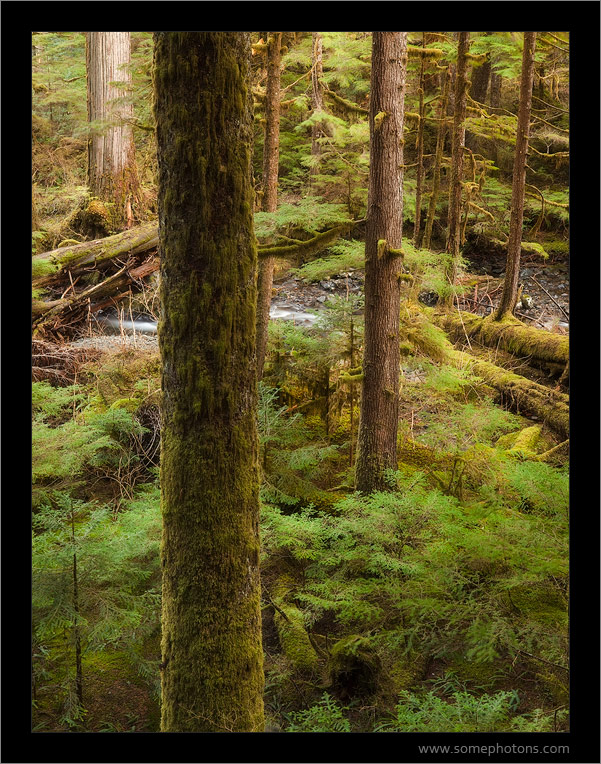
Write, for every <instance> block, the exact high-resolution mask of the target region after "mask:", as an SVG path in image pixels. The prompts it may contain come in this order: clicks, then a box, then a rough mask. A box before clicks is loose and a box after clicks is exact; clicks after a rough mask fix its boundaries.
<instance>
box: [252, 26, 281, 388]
mask: <svg viewBox="0 0 601 764" xmlns="http://www.w3.org/2000/svg"><path fill="white" fill-rule="evenodd" d="M267 44H268V47H267V88H266V90H267V93H266V96H265V145H264V148H263V211H264V212H275V211H276V210H277V207H278V164H279V158H280V63H281V58H282V53H281V49H282V33H281V32H273V33H271V34H270V35H269V38H268V41H267ZM274 266H275V257H272V256H268V257H262V258H261V260H260V262H259V278H258V285H257V290H258V295H257V374H258V378H259V379H262V377H263V366H264V364H265V355H266V353H267V328H268V326H269V309H270V307H271V290H272V288H273V269H274Z"/></svg>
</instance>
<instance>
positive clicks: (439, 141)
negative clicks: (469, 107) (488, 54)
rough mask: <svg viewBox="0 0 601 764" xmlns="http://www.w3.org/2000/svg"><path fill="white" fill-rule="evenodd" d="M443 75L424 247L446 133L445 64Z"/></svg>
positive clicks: (448, 78) (437, 189) (447, 83)
mask: <svg viewBox="0 0 601 764" xmlns="http://www.w3.org/2000/svg"><path fill="white" fill-rule="evenodd" d="M443 77H444V79H443V84H442V98H441V101H440V109H439V112H438V118H439V120H440V121H439V123H438V133H437V135H436V150H435V154H434V177H433V179H432V193H431V194H430V200H429V202H428V217H427V218H426V227H425V230H424V239H423V246H424V247H425V248H426V249H427V248H428V247H429V246H430V241H431V239H432V227H433V226H434V218H435V217H436V204H437V203H438V195H439V193H440V173H441V167H442V157H443V152H444V142H445V137H446V134H447V106H448V102H449V87H450V82H451V70H450V67H448V66H447V70H446V72H445V73H444V75H443Z"/></svg>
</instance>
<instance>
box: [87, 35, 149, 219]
mask: <svg viewBox="0 0 601 764" xmlns="http://www.w3.org/2000/svg"><path fill="white" fill-rule="evenodd" d="M129 61H130V33H129V32H88V33H87V35H86V64H87V73H88V120H89V121H90V123H92V125H91V135H90V138H89V140H88V185H89V188H90V194H91V195H92V196H94V197H98V198H99V199H100V200H101V201H103V202H109V203H111V204H113V203H114V205H115V206H114V207H109V208H108V214H109V219H110V225H111V227H112V228H114V229H115V230H122V229H124V228H131V226H132V224H133V221H134V207H135V203H136V199H137V197H138V177H137V172H136V164H135V151H134V140H133V132H132V126H131V120H132V119H133V105H132V104H131V103H127V100H126V99H124V96H128V95H129V93H128V91H129V90H131V74H130V72H129V71H128V67H129ZM113 83H120V84H119V85H116V84H113ZM121 83H122V84H121Z"/></svg>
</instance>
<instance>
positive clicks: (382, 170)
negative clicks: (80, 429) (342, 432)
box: [356, 32, 407, 493]
mask: <svg viewBox="0 0 601 764" xmlns="http://www.w3.org/2000/svg"><path fill="white" fill-rule="evenodd" d="M406 72H407V33H406V32H374V33H373V38H372V73H371V95H370V106H369V127H370V171H369V189H368V205H367V208H368V212H367V231H366V241H365V342H364V356H363V375H364V376H363V386H362V397H361V417H360V422H359V435H358V456H357V472H356V482H357V489H358V490H359V491H362V492H364V493H369V492H371V491H374V490H379V489H385V488H386V478H385V473H386V470H387V469H396V467H397V463H396V460H397V455H396V454H397V449H396V444H397V432H398V402H399V401H398V396H399V367H400V350H399V311H400V297H401V290H400V280H399V273H400V270H401V263H402V255H401V251H400V248H401V243H402V238H401V237H402V223H403V168H402V165H403V118H404V108H405V107H404V91H405V79H406Z"/></svg>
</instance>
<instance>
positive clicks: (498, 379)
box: [450, 350, 570, 439]
mask: <svg viewBox="0 0 601 764" xmlns="http://www.w3.org/2000/svg"><path fill="white" fill-rule="evenodd" d="M450 361H451V362H452V363H453V365H455V366H459V367H462V368H465V366H466V365H468V366H469V369H470V370H471V371H472V373H473V374H475V375H476V376H478V377H480V378H481V379H483V380H484V381H485V382H486V384H487V385H490V387H492V388H493V389H495V390H496V391H497V392H498V393H499V394H500V398H501V402H502V403H503V404H504V405H506V406H507V407H508V408H510V409H511V410H512V411H515V412H516V413H518V414H525V415H526V416H531V417H536V418H537V419H538V420H540V421H541V422H542V423H543V424H546V425H547V426H548V427H549V428H550V429H551V430H553V432H555V433H556V434H557V435H559V436H560V437H561V438H563V439H566V438H567V437H568V435H569V431H570V399H569V396H568V395H566V394H565V393H561V392H559V391H558V390H554V389H552V388H549V387H545V386H544V385H539V384H538V382H533V381H532V380H531V379H526V377H522V376H520V375H519V374H515V373H514V372H512V371H508V370H507V369H502V368H501V367H500V366H496V365H495V364H494V363H490V362H489V361H480V360H476V359H475V358H473V356H470V355H469V354H468V353H463V352H461V351H457V350H455V351H453V352H452V353H451V355H450Z"/></svg>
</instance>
